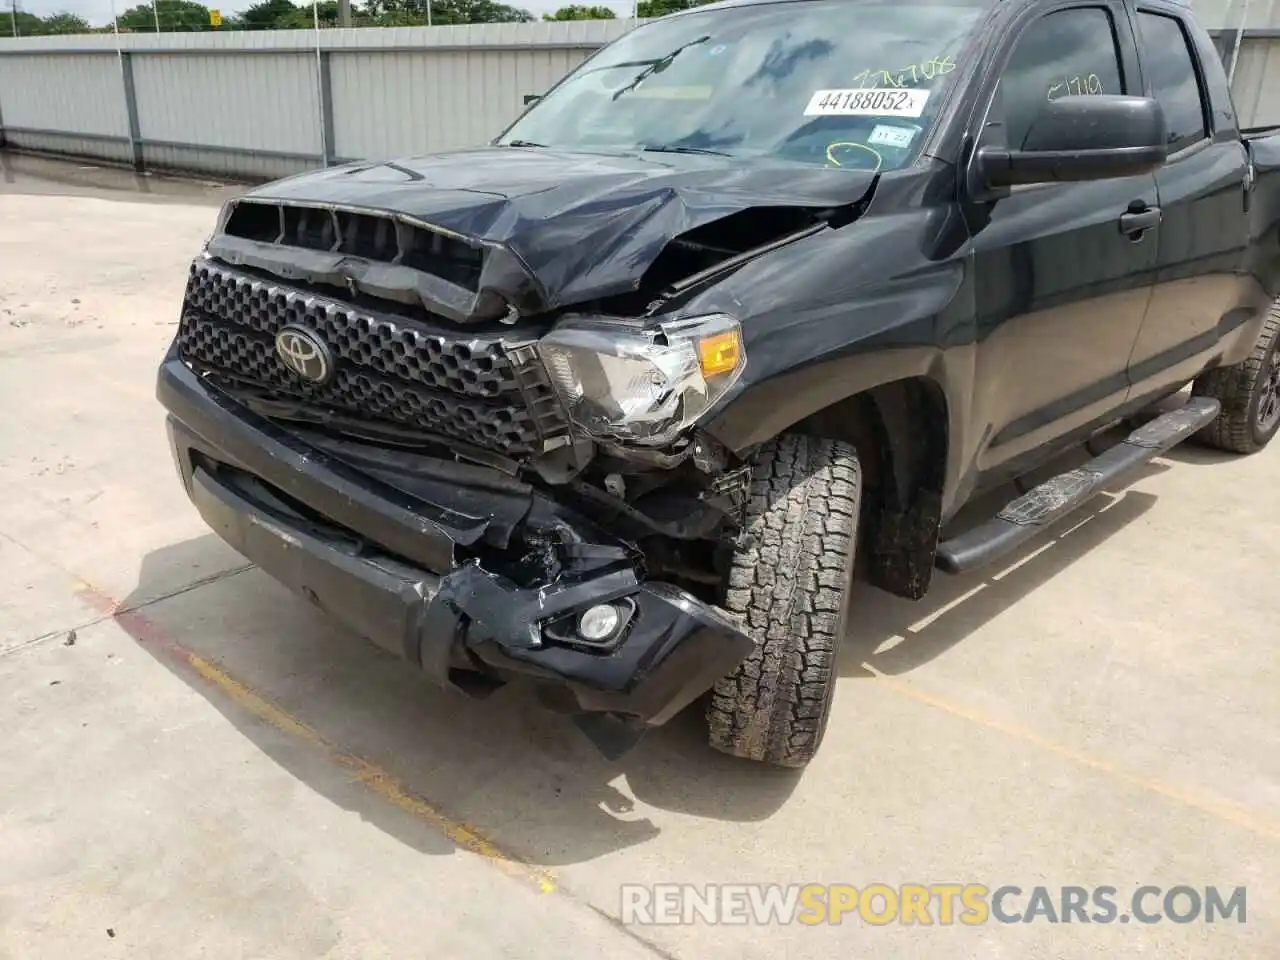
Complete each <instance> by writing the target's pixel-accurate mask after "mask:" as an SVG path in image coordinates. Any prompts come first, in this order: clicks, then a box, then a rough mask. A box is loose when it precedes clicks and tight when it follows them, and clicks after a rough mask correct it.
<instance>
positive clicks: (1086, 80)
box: [992, 7, 1125, 150]
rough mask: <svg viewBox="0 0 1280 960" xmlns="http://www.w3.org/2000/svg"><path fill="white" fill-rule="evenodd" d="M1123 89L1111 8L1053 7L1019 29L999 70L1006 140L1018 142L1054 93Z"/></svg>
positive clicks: (1013, 144)
mask: <svg viewBox="0 0 1280 960" xmlns="http://www.w3.org/2000/svg"><path fill="white" fill-rule="evenodd" d="M1124 92H1125V87H1124V74H1123V72H1122V71H1121V67H1120V54H1119V51H1118V49H1117V47H1116V37H1115V30H1114V29H1113V27H1112V23H1111V14H1110V13H1108V12H1107V11H1106V10H1103V9H1102V8H1100V7H1082V8H1080V9H1076V10H1059V11H1058V12H1057V13H1051V14H1049V15H1048V16H1045V17H1042V18H1040V19H1039V20H1037V21H1036V22H1035V23H1033V24H1032V25H1031V26H1030V27H1028V28H1027V30H1026V32H1025V33H1023V34H1022V36H1021V37H1020V38H1019V39H1018V43H1017V46H1016V47H1014V50H1013V56H1011V57H1010V58H1009V63H1008V64H1007V65H1006V66H1005V68H1004V73H1003V74H1001V76H1000V94H999V96H1000V98H1001V100H1002V101H1003V107H1004V119H1005V125H1006V136H1007V141H1006V142H1007V143H1008V145H1009V147H1010V148H1011V149H1014V150H1016V149H1018V148H1019V147H1021V146H1022V142H1023V140H1024V139H1025V138H1026V135H1027V131H1028V130H1029V129H1030V128H1031V123H1032V121H1034V120H1035V118H1036V115H1037V114H1038V113H1039V112H1040V111H1041V110H1042V109H1043V108H1044V105H1045V104H1046V103H1048V102H1049V101H1052V100H1056V99H1057V98H1058V97H1065V96H1082V95H1091V94H1092V95H1097V94H1101V93H1124ZM992 119H993V120H995V119H997V117H996V116H995V115H993V116H992Z"/></svg>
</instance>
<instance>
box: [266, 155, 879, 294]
mask: <svg viewBox="0 0 1280 960" xmlns="http://www.w3.org/2000/svg"><path fill="white" fill-rule="evenodd" d="M873 180H874V177H873V175H872V174H870V173H867V172H859V171H853V170H839V169H827V168H823V167H808V166H802V165H798V164H781V163H778V162H771V161H756V160H748V159H742V158H737V157H719V156H709V155H692V154H679V155H674V154H664V153H646V154H640V155H636V154H628V155H608V154H587V153H570V152H562V151H557V150H553V149H547V148H513V147H487V148H483V149H479V150H468V151H458V152H452V153H443V154H435V155H432V156H425V157H413V158H409V159H403V160H398V161H395V162H384V163H357V164H351V165H348V166H344V167H337V168H333V169H329V170H324V171H318V172H314V173H307V174H301V175H299V176H295V177H290V178H287V179H285V180H280V181H276V182H275V183H271V184H267V185H265V186H263V187H259V188H257V189H255V190H252V191H250V192H249V193H247V194H246V195H245V198H246V199H254V200H264V201H276V202H283V203H289V202H290V201H293V202H298V203H306V204H335V205H342V206H347V207H352V208H362V209H368V210H377V211H385V212H389V213H396V214H401V215H406V216H409V217H413V218H415V219H417V220H420V221H422V222H423V223H425V224H428V225H431V226H434V227H438V228H441V229H443V230H445V231H448V232H451V233H454V234H457V235H460V236H461V237H463V238H466V239H468V240H470V241H473V242H477V243H484V244H486V245H489V246H490V247H491V248H496V249H497V250H501V251H502V252H503V254H505V255H500V256H497V257H492V256H491V257H489V258H487V261H486V264H485V267H484V269H483V270H482V272H481V276H480V280H479V283H478V290H472V291H466V292H465V295H463V294H462V291H458V290H456V289H455V290H454V291H452V293H451V295H446V294H445V292H442V291H439V290H438V289H437V294H438V295H437V296H435V297H432V298H431V299H435V300H438V301H440V303H438V304H436V305H437V306H441V305H443V306H446V307H448V308H449V309H446V310H445V312H446V313H449V314H452V315H454V316H455V317H456V318H457V319H479V318H482V317H486V316H495V315H500V314H501V312H502V311H504V310H505V305H506V303H507V302H510V303H513V304H514V305H515V306H516V307H517V308H518V309H519V310H520V312H522V313H538V312H542V311H544V310H549V309H554V308H556V307H560V306H567V305H570V304H573V303H577V302H582V301H586V300H590V299H594V298H597V297H605V296H612V295H615V294H620V293H627V292H631V291H634V290H636V289H637V288H638V287H639V286H640V281H641V278H642V277H643V275H644V273H645V271H646V270H647V269H648V267H649V266H650V265H651V264H652V263H653V261H654V260H655V259H656V258H657V256H658V254H659V253H661V252H662V249H663V247H664V246H665V245H666V244H667V243H668V242H669V241H670V240H672V239H673V238H675V237H677V236H679V235H681V234H683V233H686V232H688V231H690V230H693V229H695V228H697V227H699V226H703V225H705V224H708V223H711V222H712V221H715V220H719V219H721V218H722V217H726V216H729V215H731V214H734V213H739V212H741V211H743V210H747V209H749V208H752V207H805V208H813V209H814V210H815V212H816V211H818V210H822V209H829V208H832V207H839V206H843V205H846V204H850V203H854V202H856V201H858V200H860V199H861V198H862V197H863V196H864V195H865V194H866V192H867V190H868V189H869V187H870V186H871V184H872V182H873Z"/></svg>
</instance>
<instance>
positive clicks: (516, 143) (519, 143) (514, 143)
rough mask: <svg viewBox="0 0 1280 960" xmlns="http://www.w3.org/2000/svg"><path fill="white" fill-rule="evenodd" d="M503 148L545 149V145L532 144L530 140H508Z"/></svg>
mask: <svg viewBox="0 0 1280 960" xmlns="http://www.w3.org/2000/svg"><path fill="white" fill-rule="evenodd" d="M503 146H504V147H545V146H546V144H545V143H534V142H533V141H532V140H508V141H507V142H506V143H504V144H503Z"/></svg>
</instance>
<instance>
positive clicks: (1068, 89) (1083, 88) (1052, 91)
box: [1047, 73, 1102, 103]
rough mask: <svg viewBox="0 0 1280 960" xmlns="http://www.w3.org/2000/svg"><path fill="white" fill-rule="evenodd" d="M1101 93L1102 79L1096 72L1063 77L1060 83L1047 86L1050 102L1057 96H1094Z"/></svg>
mask: <svg viewBox="0 0 1280 960" xmlns="http://www.w3.org/2000/svg"><path fill="white" fill-rule="evenodd" d="M1100 93H1102V80H1101V79H1100V78H1099V77H1098V75H1097V74H1096V73H1090V74H1088V75H1086V76H1075V77H1064V78H1063V79H1062V82H1061V83H1055V84H1054V85H1053V86H1051V87H1050V88H1049V94H1048V97H1047V99H1048V100H1049V102H1050V103H1052V102H1053V101H1054V100H1057V99H1058V98H1059V97H1081V96H1094V97H1096V96H1097V95H1098V94H1100Z"/></svg>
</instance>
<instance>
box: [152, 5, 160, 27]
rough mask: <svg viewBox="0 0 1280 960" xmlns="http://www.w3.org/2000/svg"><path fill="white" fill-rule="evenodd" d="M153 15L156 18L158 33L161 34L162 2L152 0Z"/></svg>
mask: <svg viewBox="0 0 1280 960" xmlns="http://www.w3.org/2000/svg"><path fill="white" fill-rule="evenodd" d="M151 13H152V14H153V15H154V16H155V18H156V33H159V32H160V0H151Z"/></svg>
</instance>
